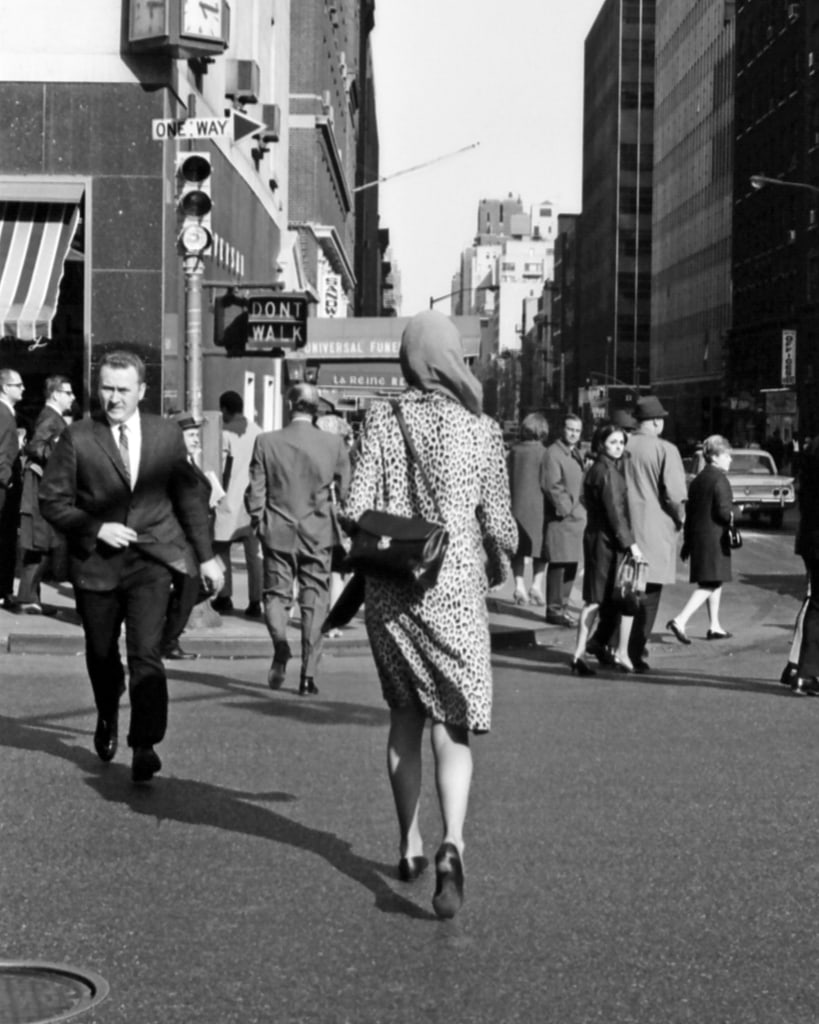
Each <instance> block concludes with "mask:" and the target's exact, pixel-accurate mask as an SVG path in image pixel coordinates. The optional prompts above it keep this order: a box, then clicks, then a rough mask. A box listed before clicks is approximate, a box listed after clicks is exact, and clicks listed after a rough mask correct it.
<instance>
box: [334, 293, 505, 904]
mask: <svg viewBox="0 0 819 1024" xmlns="http://www.w3.org/2000/svg"><path fill="white" fill-rule="evenodd" d="M400 361H401V370H402V372H403V375H404V379H405V380H406V381H407V385H408V387H407V390H406V391H405V392H404V393H403V394H402V395H401V396H400V398H399V399H398V402H399V404H400V409H401V411H402V413H403V415H404V419H405V421H406V425H407V428H408V431H409V434H410V436H411V437H412V440H413V442H414V445H415V448H416V449H417V452H418V458H419V460H420V462H421V464H422V465H423V467H424V470H425V472H426V475H427V477H428V478H429V480H430V481H431V483H432V484H433V486H434V487H435V498H437V504H438V506H439V507H440V509H441V515H442V518H443V525H444V526H445V527H446V529H447V531H448V533H449V548H448V551H447V554H446V557H445V559H444V562H443V566H442V568H441V572H440V576H439V577H438V580H437V582H436V584H435V585H434V586H433V587H432V588H431V589H429V590H425V591H424V590H421V589H420V588H419V587H417V586H416V585H415V584H413V583H407V582H402V581H399V580H395V579H392V578H389V579H388V578H376V577H371V576H368V577H367V578H366V584H365V586H366V600H365V622H366V626H367V634H368V636H369V640H370V644H371V647H372V652H373V657H374V659H375V664H376V667H377V669H378V675H379V679H380V681H381V688H382V692H383V695H384V698H385V700H386V702H387V704H388V706H389V708H390V730H389V737H388V740H387V766H388V772H389V778H390V784H391V786H392V792H393V798H394V800H395V808H396V812H397V815H398V827H399V862H398V876H399V878H400V879H401V880H403V881H406V882H409V881H412V880H413V879H415V878H417V877H418V876H419V875H420V874H421V873H422V872H423V871H424V870H425V868H426V867H427V858H426V857H425V855H424V846H423V840H422V838H421V828H420V823H419V801H420V796H421V741H422V738H423V733H424V726H425V723H426V721H427V719H429V720H431V722H432V727H431V728H432V750H433V755H434V758H435V780H436V785H437V793H438V801H439V804H440V813H441V818H442V821H443V834H442V839H441V843H440V846H439V847H438V852H437V854H436V857H435V869H436V887H435V894H434V896H433V901H432V902H433V908H434V910H435V912H436V914H437V915H438V916H439V917H441V918H448V917H452V916H453V915H454V914H456V913H457V911H458V910H459V908H460V906H461V904H462V902H463V887H464V872H463V850H464V835H463V829H464V822H465V818H466V810H467V804H468V802H469V792H470V784H471V779H472V752H471V749H470V746H469V737H470V733H476V734H478V733H485V732H488V731H489V728H490V726H491V717H492V669H491V662H490V648H489V620H488V613H487V608H486V592H487V586H488V585H491V586H495V585H499V584H500V583H502V582H503V580H504V578H505V577H506V575H507V574H508V570H509V559H510V558H511V556H512V555H513V554H514V553H515V550H516V548H517V543H518V531H517V526H516V524H515V520H514V518H513V516H512V511H511V505H510V495H509V482H508V476H507V469H506V460H505V456H504V447H503V436H502V434H501V431H500V428H499V427H498V425H497V424H496V423H495V422H494V421H493V420H491V419H490V418H489V417H488V416H484V415H482V412H481V389H480V384H479V383H478V382H477V380H476V379H475V378H474V377H473V376H472V374H471V373H470V372H469V370H468V369H467V367H466V366H465V364H464V356H463V348H462V345H461V339H460V336H459V334H458V331H457V328H456V327H455V325H454V324H453V322H452V321H451V320H450V319H449V318H448V317H445V316H443V315H442V314H441V313H438V312H436V311H434V310H428V311H425V312H423V313H419V314H417V315H416V316H414V317H413V318H412V319H411V320H410V322H409V323H408V325H407V326H406V328H405V329H404V333H403V335H402V337H401V348H400ZM369 509H378V510H380V511H385V512H390V513H394V514H397V515H402V516H411V515H417V516H422V517H424V518H426V519H432V518H433V517H435V516H436V512H435V502H434V499H433V497H432V496H431V495H430V494H429V493H428V492H427V490H426V488H425V487H424V485H423V483H422V480H421V477H420V474H419V472H418V469H417V468H416V467H413V468H412V470H411V469H410V465H409V463H408V454H407V448H406V443H405V441H404V438H403V435H402V432H401V429H400V427H399V424H398V420H397V419H396V417H395V415H394V413H393V410H392V407H391V406H390V404H389V403H387V402H374V403H373V404H372V406H371V407H370V410H369V412H368V414H367V419H366V421H365V424H364V429H363V432H362V435H361V440H360V448H359V452H358V456H357V458H356V464H355V468H354V471H353V481H352V484H351V486H350V494H349V498H348V501H347V504H346V506H345V508H344V514H345V516H346V517H347V519H348V520H349V521H351V522H353V523H354V522H356V521H357V520H358V519H359V517H360V516H361V515H363V514H364V512H366V511H368V510H369Z"/></svg>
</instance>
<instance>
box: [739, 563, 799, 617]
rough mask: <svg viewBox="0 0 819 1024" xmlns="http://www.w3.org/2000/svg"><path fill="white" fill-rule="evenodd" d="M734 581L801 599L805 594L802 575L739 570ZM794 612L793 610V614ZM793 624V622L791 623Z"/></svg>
mask: <svg viewBox="0 0 819 1024" xmlns="http://www.w3.org/2000/svg"><path fill="white" fill-rule="evenodd" d="M734 583H735V584H736V583H739V584H742V585H749V586H752V587H759V588H760V590H770V591H772V592H773V593H775V594H782V595H783V596H786V597H793V598H795V599H796V600H797V601H801V600H802V598H803V597H804V596H805V577H804V575H802V576H781V575H779V574H778V573H758V574H754V573H751V572H740V573H737V578H736V579H735V580H734ZM795 614H796V612H795V611H794V615H795ZM791 625H793V623H791Z"/></svg>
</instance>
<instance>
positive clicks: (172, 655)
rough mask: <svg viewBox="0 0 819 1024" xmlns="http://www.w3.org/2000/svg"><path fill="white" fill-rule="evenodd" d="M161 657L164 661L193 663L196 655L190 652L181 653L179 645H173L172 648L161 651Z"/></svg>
mask: <svg viewBox="0 0 819 1024" xmlns="http://www.w3.org/2000/svg"><path fill="white" fill-rule="evenodd" d="M162 657H163V658H164V659H165V660H166V661H193V659H194V658H196V657H198V655H196V654H192V653H191V652H190V651H183V650H182V648H181V647H180V646H179V644H174V645H173V647H165V648H164V649H163V651H162Z"/></svg>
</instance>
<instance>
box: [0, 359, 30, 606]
mask: <svg viewBox="0 0 819 1024" xmlns="http://www.w3.org/2000/svg"><path fill="white" fill-rule="evenodd" d="M25 390H26V388H25V384H23V378H22V377H21V376H20V374H19V373H18V372H17V371H16V370H11V369H2V370H0V601H2V604H3V607H4V608H12V607H13V606H14V596H13V595H14V567H15V563H16V561H17V518H18V516H19V514H20V473H21V469H20V442H19V439H18V436H17V417H16V416H15V414H14V407H15V406H16V405H17V403H18V402H19V401H20V399H21V398H22V397H23V393H24V392H25Z"/></svg>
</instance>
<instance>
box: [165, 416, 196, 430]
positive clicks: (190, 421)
mask: <svg viewBox="0 0 819 1024" xmlns="http://www.w3.org/2000/svg"><path fill="white" fill-rule="evenodd" d="M171 419H172V420H173V421H174V423H178V424H179V426H180V428H181V429H182V430H192V429H193V428H194V427H201V426H202V421H201V420H198V419H196V417H195V416H194V415H193V413H192V412H175V413H174V414H173V416H171Z"/></svg>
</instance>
